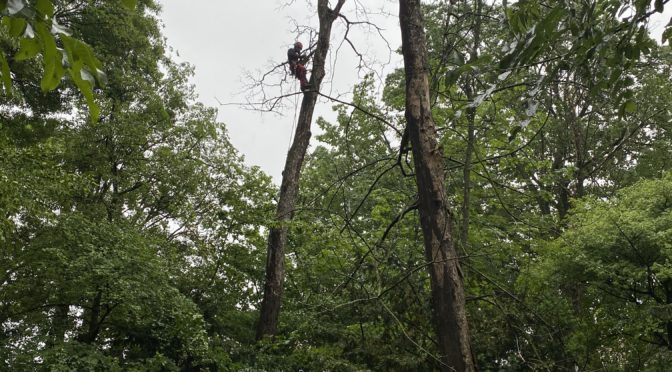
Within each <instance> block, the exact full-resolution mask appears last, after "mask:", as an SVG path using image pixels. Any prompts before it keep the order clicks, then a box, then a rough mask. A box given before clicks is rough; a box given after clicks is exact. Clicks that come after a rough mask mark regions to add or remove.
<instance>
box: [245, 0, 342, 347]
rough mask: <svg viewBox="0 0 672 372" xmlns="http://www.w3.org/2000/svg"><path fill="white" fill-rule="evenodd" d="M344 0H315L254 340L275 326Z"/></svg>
mask: <svg viewBox="0 0 672 372" xmlns="http://www.w3.org/2000/svg"><path fill="white" fill-rule="evenodd" d="M344 3H345V0H338V2H337V3H336V6H335V7H334V9H331V8H329V1H328V0H318V2H317V15H318V17H319V20H320V30H319V37H318V40H317V47H316V48H315V54H314V56H313V71H312V75H311V77H310V89H309V90H308V91H306V92H305V93H304V95H303V101H302V102H301V111H300V113H299V119H298V122H297V125H296V132H295V134H294V141H293V142H292V146H291V147H290V149H289V152H288V153H287V160H286V161H285V169H284V170H283V172H282V184H281V186H280V196H279V199H278V206H277V209H276V212H275V225H274V226H272V227H271V229H270V232H269V234H268V254H267V256H266V278H265V282H264V297H263V299H262V302H261V312H260V315H259V323H258V325H257V340H259V339H261V338H262V337H264V336H266V335H275V334H276V332H277V330H278V318H279V316H280V304H281V302H282V291H283V282H284V279H285V264H284V260H285V244H286V243H287V228H288V226H287V223H288V222H289V221H290V220H291V219H292V218H293V215H294V206H295V204H296V199H297V196H298V194H299V178H300V175H301V165H302V164H303V159H304V157H305V155H306V150H307V149H308V144H309V142H310V136H311V133H310V124H311V122H312V120H313V111H314V110H315V103H316V102H317V97H318V91H319V89H320V84H321V83H322V79H323V78H324V75H325V72H324V66H325V62H326V58H327V52H328V51H329V40H330V38H331V26H332V25H333V23H334V21H335V20H336V18H337V17H338V14H339V12H340V11H341V8H342V7H343V4H344Z"/></svg>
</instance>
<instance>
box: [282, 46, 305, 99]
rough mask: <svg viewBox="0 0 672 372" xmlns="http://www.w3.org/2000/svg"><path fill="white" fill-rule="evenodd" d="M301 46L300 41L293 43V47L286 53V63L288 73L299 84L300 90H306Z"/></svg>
mask: <svg viewBox="0 0 672 372" xmlns="http://www.w3.org/2000/svg"><path fill="white" fill-rule="evenodd" d="M302 49H303V44H301V42H300V41H297V42H296V43H294V47H293V48H291V49H289V50H288V51H287V62H288V63H289V71H290V72H291V74H292V75H293V76H295V77H296V78H297V79H299V81H300V82H301V90H302V91H303V90H306V89H308V88H309V87H308V79H307V78H306V67H305V66H304V63H305V62H304V61H303V60H302V59H304V58H303V57H302V56H301V50H302Z"/></svg>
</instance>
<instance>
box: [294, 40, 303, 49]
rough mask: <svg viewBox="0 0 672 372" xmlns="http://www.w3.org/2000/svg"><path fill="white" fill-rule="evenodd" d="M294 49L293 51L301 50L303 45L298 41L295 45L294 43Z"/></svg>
mask: <svg viewBox="0 0 672 372" xmlns="http://www.w3.org/2000/svg"><path fill="white" fill-rule="evenodd" d="M294 48H295V49H303V44H301V42H300V41H297V42H296V43H294Z"/></svg>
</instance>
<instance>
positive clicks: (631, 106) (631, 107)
mask: <svg viewBox="0 0 672 372" xmlns="http://www.w3.org/2000/svg"><path fill="white" fill-rule="evenodd" d="M623 110H624V111H625V112H627V113H628V114H632V113H634V112H635V111H637V104H636V103H634V102H632V101H627V102H625V103H624V105H623Z"/></svg>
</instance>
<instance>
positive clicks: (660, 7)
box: [654, 0, 664, 13]
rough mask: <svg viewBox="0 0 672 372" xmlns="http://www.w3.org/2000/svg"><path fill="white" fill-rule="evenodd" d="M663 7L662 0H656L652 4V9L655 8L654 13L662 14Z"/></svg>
mask: <svg viewBox="0 0 672 372" xmlns="http://www.w3.org/2000/svg"><path fill="white" fill-rule="evenodd" d="M663 5H664V4H663V0H656V1H655V2H654V7H655V9H656V12H658V13H662V12H663V8H664V6H663Z"/></svg>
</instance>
